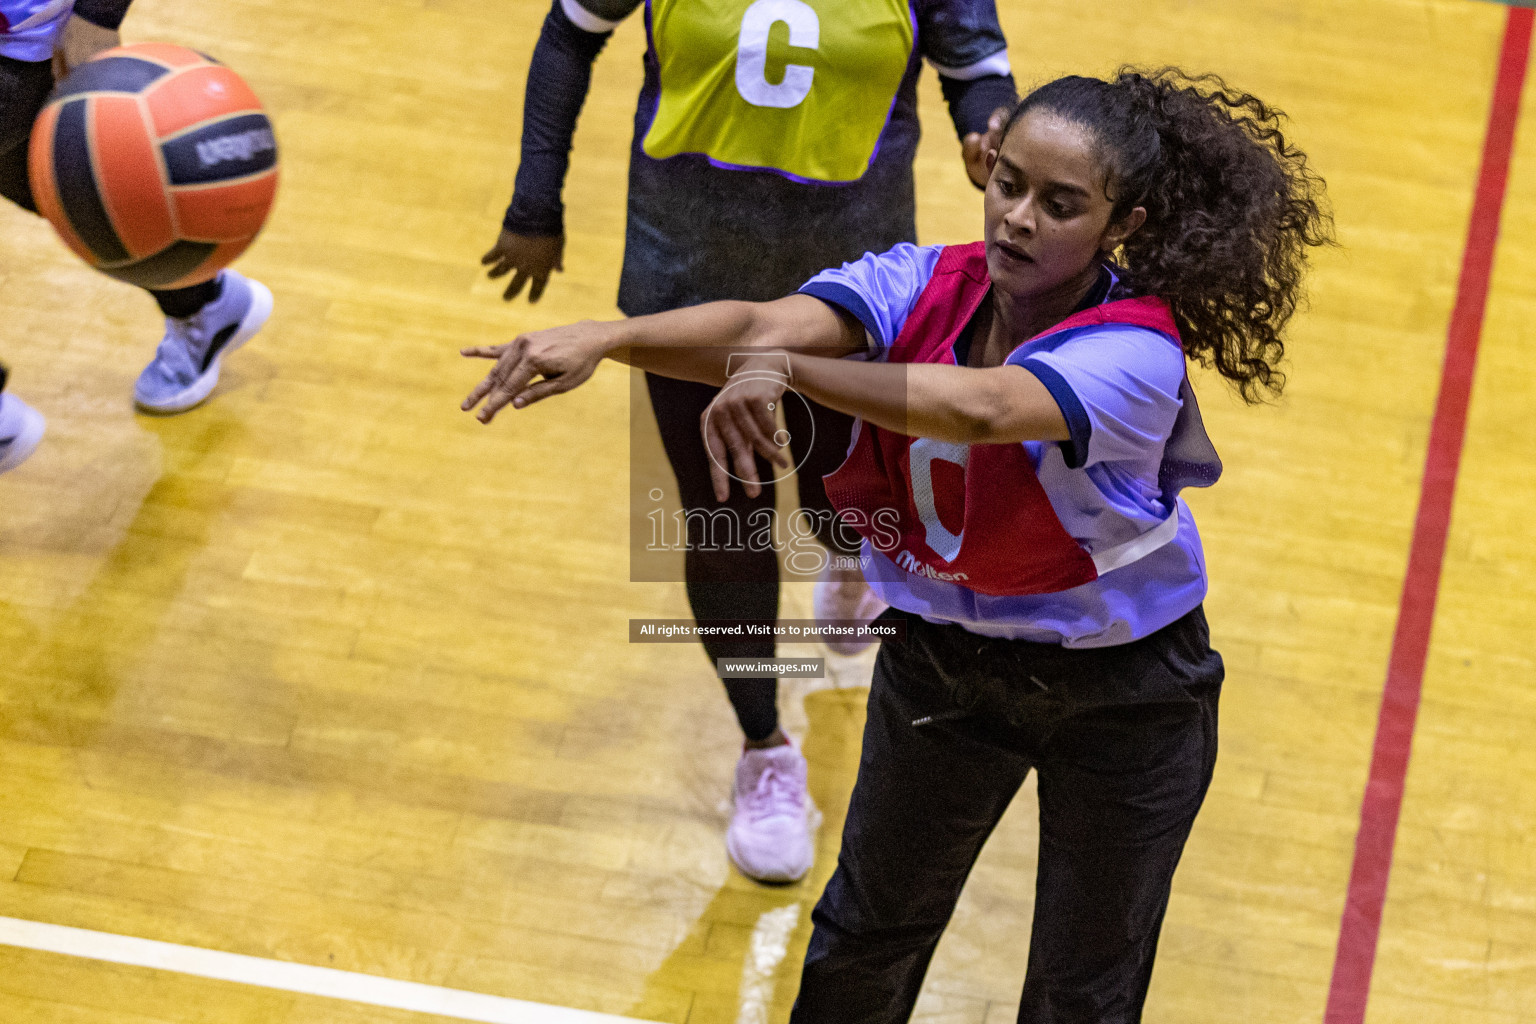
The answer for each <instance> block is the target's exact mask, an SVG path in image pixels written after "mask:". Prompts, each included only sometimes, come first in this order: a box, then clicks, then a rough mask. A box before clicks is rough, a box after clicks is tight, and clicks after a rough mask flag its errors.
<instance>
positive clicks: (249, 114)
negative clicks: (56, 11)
mask: <svg viewBox="0 0 1536 1024" xmlns="http://www.w3.org/2000/svg"><path fill="white" fill-rule="evenodd" d="M28 159H29V164H28V168H29V174H30V177H31V181H32V192H33V196H34V198H35V199H36V201H37V208H38V210H39V212H41V213H42V214H43V216H45V217H47V218H48V221H49V223H51V224H52V225H53V227H54V230H55V231H57V232H58V233H59V237H61V238H63V239H64V242H65V244H66V245H68V246H69V247H70V248H71V249H73V250H74V251H75V253H76V254H77V255H78V256H79V257H80V258H81V259H83V260H85V261H86V262H87V263H89V264H90V265H91V266H93V267H95V268H97V269H98V270H101V271H103V272H105V273H107V274H110V275H112V276H113V277H115V278H118V279H120V280H123V281H127V282H129V283H130V284H136V285H139V286H141V287H144V288H158V289H164V288H184V287H186V286H188V285H193V284H197V283H199V282H201V281H206V280H208V279H209V278H211V277H213V276H214V275H215V274H217V273H218V272H219V271H220V270H221V269H222V268H224V267H225V266H227V265H228V264H229V263H230V261H231V260H233V259H234V258H235V257H236V256H239V255H240V253H242V252H243V251H245V248H246V246H248V245H250V244H251V241H252V240H253V239H254V238H255V237H256V233H257V232H258V231H260V230H261V225H262V223H263V222H264V221H265V220H266V219H267V211H268V210H270V209H271V208H272V199H273V196H274V195H276V192H277V143H276V140H274V138H273V136H272V122H271V121H269V120H267V115H266V114H265V113H264V112H263V111H262V109H261V102H260V101H259V100H257V98H256V94H255V93H253V92H252V91H251V88H250V86H248V85H246V84H245V81H244V80H243V79H241V78H240V76H239V75H237V74H235V73H234V72H233V71H231V70H229V68H227V67H225V66H224V65H222V64H220V63H219V62H218V61H216V60H213V59H212V58H210V57H205V56H203V55H202V54H200V53H197V52H195V51H192V50H188V49H186V48H184V47H180V46H171V45H168V44H165V43H136V44H134V45H132V46H120V47H117V48H115V49H111V50H105V51H103V52H102V53H100V54H98V55H97V56H96V57H94V58H93V59H91V60H89V61H86V62H85V63H84V64H81V65H80V66H79V67H77V68H75V70H74V71H72V72H70V74H69V76H68V77H66V78H65V79H64V80H63V81H62V82H60V83H59V84H58V87H57V88H56V89H55V90H54V94H53V96H52V97H51V98H50V99H49V102H48V105H47V106H46V107H45V108H44V109H43V112H42V113H41V114H39V115H38V118H37V122H36V124H35V125H34V126H33V129H32V144H31V150H30V152H29V153H28Z"/></svg>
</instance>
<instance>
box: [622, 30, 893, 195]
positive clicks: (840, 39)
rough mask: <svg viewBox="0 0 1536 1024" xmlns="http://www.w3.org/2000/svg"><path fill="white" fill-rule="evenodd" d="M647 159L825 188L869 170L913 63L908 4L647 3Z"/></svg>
mask: <svg viewBox="0 0 1536 1024" xmlns="http://www.w3.org/2000/svg"><path fill="white" fill-rule="evenodd" d="M650 29H651V45H652V48H653V50H654V51H655V54H656V62H657V66H658V69H659V71H660V79H661V100H660V102H659V104H658V105H657V108H656V117H655V119H654V120H653V121H652V122H651V128H650V131H649V132H647V133H646V136H645V140H644V142H643V143H642V149H643V150H644V152H645V154H646V155H647V156H650V157H652V158H653V159H657V160H664V159H666V158H667V157H672V156H677V155H679V154H682V153H696V154H699V155H702V156H706V157H708V158H709V159H710V160H711V161H713V162H714V163H716V164H717V165H721V166H724V167H728V168H734V169H743V170H767V171H776V172H778V173H781V174H784V175H786V176H788V177H791V178H795V179H798V180H802V181H808V182H817V183H822V182H825V183H828V184H835V183H842V182H849V181H857V180H858V179H859V178H861V177H863V175H864V172H865V171H866V170H868V169H869V162H870V161H871V160H872V159H873V158H874V155H875V146H876V144H877V143H878V142H879V141H880V133H881V132H882V131H883V130H884V129H885V122H886V119H887V118H888V117H889V116H890V111H891V105H892V103H893V102H894V100H895V98H896V90H897V89H898V88H900V87H901V80H902V76H903V75H904V74H905V73H906V70H907V62H908V60H909V59H910V58H911V56H912V47H913V43H914V38H915V36H914V28H913V23H912V13H911V10H910V8H909V7H908V6H907V3H906V0H651V19H650Z"/></svg>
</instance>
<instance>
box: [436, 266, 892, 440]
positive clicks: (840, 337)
mask: <svg viewBox="0 0 1536 1024" xmlns="http://www.w3.org/2000/svg"><path fill="white" fill-rule="evenodd" d="M864 348H865V341H864V328H863V327H862V326H861V325H860V324H859V322H858V320H856V319H855V318H854V317H853V316H852V315H850V314H848V313H844V312H842V311H841V310H838V309H835V308H834V307H832V306H829V305H827V304H826V303H825V302H822V301H821V300H820V299H814V298H812V297H810V296H808V295H791V296H789V297H788V298H784V299H778V300H775V301H773V302H708V303H705V304H703V305H700V306H689V307H686V308H684V309H675V310H671V311H669V312H666V313H656V314H654V315H652V316H641V317H635V318H633V319H630V320H616V321H609V322H601V323H600V322H596V321H592V320H584V321H582V322H581V323H576V324H571V325H569V326H566V327H555V328H551V329H550V330H547V331H534V332H532V333H530V334H523V335H519V336H518V337H516V338H514V339H513V340H512V341H511V342H510V343H508V344H506V345H491V346H479V347H474V348H466V349H464V350H463V354H464V355H465V356H468V357H471V358H479V359H494V360H496V366H495V367H494V368H492V370H491V372H490V373H489V374H487V375H486V377H485V379H484V380H482V381H481V382H480V383H479V384H477V385H475V388H474V390H472V391H471V392H470V393H469V396H468V397H467V398H465V399H464V403H463V409H464V410H465V411H468V410H470V409H473V408H475V406H477V405H480V411H479V413H478V418H479V420H480V422H481V423H489V422H491V420H492V419H494V418H495V417H496V413H497V412H499V411H500V410H501V409H502V408H503V407H504V406H506V405H508V404H509V403H510V404H511V405H512V407H513V408H515V409H522V408H525V407H526V406H529V405H532V404H533V403H534V402H537V401H539V400H540V399H543V398H547V397H549V396H550V395H558V394H562V393H564V392H566V391H570V390H571V389H572V388H575V387H577V386H578V385H580V384H581V383H582V382H583V381H585V380H586V379H587V378H588V377H590V376H592V372H593V371H594V370H595V369H596V368H597V364H598V363H599V362H601V361H602V360H603V359H604V358H611V359H615V360H618V361H619V362H624V363H628V364H629V365H631V366H634V367H637V368H639V369H642V370H649V371H650V372H652V373H659V374H662V375H664V376H667V377H676V378H678V379H680V380H696V381H701V382H703V383H705V384H715V385H722V384H724V383H725V381H726V375H727V373H728V372H730V370H731V368H732V367H731V365H730V362H731V358H730V357H731V356H733V355H738V356H739V355H751V354H755V353H762V352H768V351H789V352H816V353H818V354H819V355H822V356H845V355H852V354H853V353H855V352H862V351H864ZM482 402H483V403H484V404H483V405H481V403H482Z"/></svg>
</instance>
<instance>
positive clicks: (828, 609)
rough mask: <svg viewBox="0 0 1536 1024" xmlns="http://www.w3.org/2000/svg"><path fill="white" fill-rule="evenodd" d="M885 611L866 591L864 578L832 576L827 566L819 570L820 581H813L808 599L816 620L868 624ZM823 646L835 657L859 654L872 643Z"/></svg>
mask: <svg viewBox="0 0 1536 1024" xmlns="http://www.w3.org/2000/svg"><path fill="white" fill-rule="evenodd" d="M885 607H886V605H885V602H884V601H882V600H880V599H879V598H878V597H876V596H875V593H874V591H872V590H870V589H869V584H868V583H865V582H864V577H863V576H848V575H834V574H833V572H832V567H831V566H830V565H829V566H828V567H827V568H825V569H823V570H822V573H821V579H819V580H817V581H816V589H815V591H813V592H812V595H811V611H812V614H814V615H815V616H816V618H817V619H819V620H827V619H840V620H844V621H855V622H861V623H868V622H873V621H874V620H875V617H876V616H877V615H879V614H880V613H881V612H883V611H885ZM823 642H824V643H825V644H826V645H827V649H828V650H830V651H832V652H833V653H834V654H858V653H859V652H860V651H862V650H863V649H864V648H866V647H868V646H869V645H870V644H872V643H874V641H873V640H826V641H823Z"/></svg>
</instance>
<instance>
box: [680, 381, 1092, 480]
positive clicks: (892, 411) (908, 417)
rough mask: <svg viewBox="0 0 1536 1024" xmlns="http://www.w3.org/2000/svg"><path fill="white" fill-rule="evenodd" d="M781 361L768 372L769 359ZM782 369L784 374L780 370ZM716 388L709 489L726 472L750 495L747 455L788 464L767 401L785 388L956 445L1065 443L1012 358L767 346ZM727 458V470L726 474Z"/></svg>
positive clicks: (1053, 413) (751, 460) (707, 426)
mask: <svg viewBox="0 0 1536 1024" xmlns="http://www.w3.org/2000/svg"><path fill="white" fill-rule="evenodd" d="M775 362H777V366H778V367H781V368H783V369H780V370H778V373H777V374H776V373H775V372H774V369H773V366H774V363H775ZM786 369H787V371H788V372H787V374H785V373H784V370H786ZM733 379H736V380H738V381H739V383H738V384H736V385H735V386H733V387H730V388H727V389H726V390H724V391H722V392H721V393H720V395H719V396H718V397H717V398H716V399H715V401H714V402H713V403H712V404H711V405H710V407H709V410H708V411H707V412H706V413H705V415H704V418H703V421H702V422H701V423H700V428H701V429H702V431H703V433H704V445H705V447H706V448H707V449H708V450H709V451H710V452H711V453H712V454H713V457H712V458H711V459H710V460H709V471H710V479H711V480H712V482H713V484H714V489H715V497H716V498H718V499H719V500H721V501H725V500H726V499H727V498H728V497H729V496H730V486H731V484H730V481H731V477H732V476H734V477H735V478H736V479H737V480H740V481H741V483H742V487H743V489H744V490H745V491H746V493H747V495H748V497H756V496H757V495H758V494H759V493H760V491H761V484H760V481H759V478H758V471H757V461H756V458H755V456H762V457H763V458H765V459H767V460H768V461H769V462H772V463H775V464H777V465H780V466H787V465H788V462H787V460H786V459H785V457H784V453H783V446H782V445H780V444H778V443H777V442H776V440H775V436H776V435H777V432H778V427H777V425H776V420H775V416H774V411H773V410H774V406H775V405H776V404H777V403H778V402H779V401H780V400H781V396H782V395H783V393H784V391H786V390H793V391H795V392H797V393H798V394H801V395H803V396H805V397H806V398H809V399H811V400H812V401H815V402H819V403H820V404H822V405H825V406H827V407H828V408H831V409H836V410H838V411H839V412H845V413H848V414H849V415H850V416H857V417H859V418H860V419H862V420H864V421H865V422H867V423H871V424H874V425H875V426H877V427H883V428H885V429H887V430H892V431H895V432H896V433H898V434H906V435H907V436H909V437H931V438H934V439H936V440H940V441H954V442H958V443H960V444H1013V443H1017V442H1019V441H1064V440H1067V439H1068V438H1069V437H1070V436H1071V435H1070V431H1069V430H1068V428H1067V422H1066V418H1065V417H1064V416H1063V415H1062V412H1061V408H1060V406H1058V405H1057V404H1056V399H1055V398H1053V397H1052V396H1051V393H1050V391H1048V390H1047V389H1046V387H1045V385H1044V384H1042V383H1041V382H1040V380H1039V378H1037V377H1036V376H1035V375H1034V374H1033V373H1031V372H1030V371H1029V370H1027V369H1024V368H1023V367H1020V366H997V367H991V368H988V369H971V368H968V367H960V366H949V365H939V364H933V363H918V364H912V363H865V362H855V361H851V360H842V359H827V358H824V357H821V356H815V355H808V354H803V353H781V354H779V358H778V359H777V360H776V361H775V360H772V359H770V358H768V357H767V356H766V354H765V357H764V358H763V359H760V360H757V361H755V363H754V364H753V365H752V366H749V367H747V368H746V370H745V372H744V373H741V374H739V375H738V376H737V377H736V378H733ZM726 466H731V467H732V468H733V470H734V472H732V473H727V472H726V470H725V467H726Z"/></svg>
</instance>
